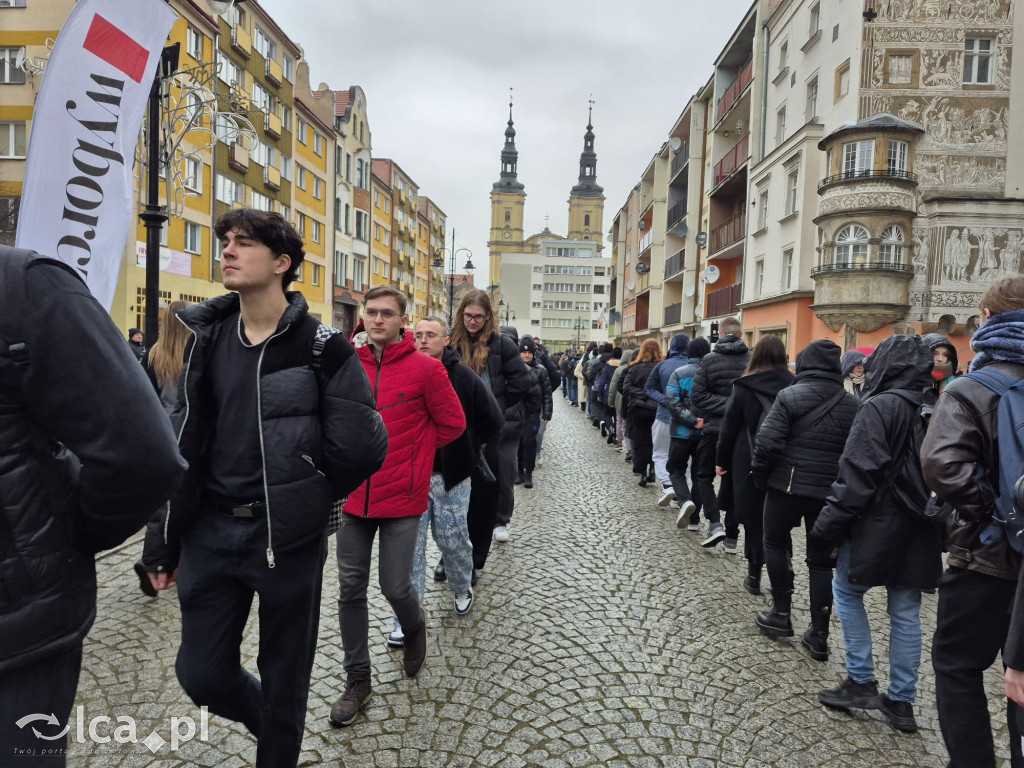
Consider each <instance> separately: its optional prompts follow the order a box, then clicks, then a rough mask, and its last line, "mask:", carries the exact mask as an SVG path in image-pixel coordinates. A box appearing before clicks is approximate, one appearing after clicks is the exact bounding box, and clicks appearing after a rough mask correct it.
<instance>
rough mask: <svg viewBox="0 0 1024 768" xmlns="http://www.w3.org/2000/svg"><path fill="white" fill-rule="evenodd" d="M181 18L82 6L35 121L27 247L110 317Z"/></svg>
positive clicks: (107, 1)
mask: <svg viewBox="0 0 1024 768" xmlns="http://www.w3.org/2000/svg"><path fill="white" fill-rule="evenodd" d="M176 17H177V14H176V13H175V12H174V11H173V10H171V7H170V6H169V5H167V3H165V2H163V1H162V0H80V2H79V3H78V4H77V5H76V6H75V7H74V9H73V10H72V11H71V15H70V16H68V19H67V21H66V22H64V26H63V28H62V29H61V31H60V35H59V36H58V37H57V44H56V45H55V46H54V48H53V52H52V53H51V55H50V59H49V61H48V62H47V63H46V71H45V72H44V74H43V82H42V85H41V87H40V88H39V95H38V96H37V98H36V104H35V110H34V112H33V115H32V134H31V138H30V140H29V148H28V160H27V164H26V167H25V185H24V188H23V191H22V196H21V211H20V214H19V217H18V233H17V241H16V245H17V247H18V248H28V249H31V250H34V251H39V253H42V254H45V255H47V256H54V257H56V258H59V259H60V260H61V261H63V262H65V263H67V264H69V265H70V266H72V267H73V268H74V269H75V270H76V271H77V272H78V274H80V275H81V276H82V278H83V279H84V280H85V282H86V284H87V285H88V286H89V290H91V291H92V293H93V296H95V297H96V299H97V300H98V301H99V302H100V303H101V304H102V305H103V306H104V307H106V308H107V309H108V310H109V309H110V305H111V303H112V302H113V300H114V289H115V288H116V286H117V275H118V271H119V270H120V267H121V261H122V259H123V257H124V251H125V246H126V245H127V242H128V236H129V233H130V231H131V230H132V228H133V227H134V222H133V221H132V162H133V157H134V152H135V144H136V142H137V140H138V137H139V128H140V127H141V125H142V117H143V115H144V114H145V111H146V102H147V100H148V98H149V92H150V89H151V87H152V85H153V78H154V77H155V76H156V67H157V64H158V62H159V61H160V53H161V51H162V50H163V47H164V45H165V44H166V42H167V34H168V33H169V32H170V30H171V25H172V24H173V23H174V20H175V18H176Z"/></svg>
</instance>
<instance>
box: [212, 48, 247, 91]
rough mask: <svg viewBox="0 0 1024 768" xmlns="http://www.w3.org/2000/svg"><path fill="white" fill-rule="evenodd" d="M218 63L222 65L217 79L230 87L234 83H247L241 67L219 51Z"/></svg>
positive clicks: (218, 70)
mask: <svg viewBox="0 0 1024 768" xmlns="http://www.w3.org/2000/svg"><path fill="white" fill-rule="evenodd" d="M217 63H218V64H219V65H220V67H219V68H218V69H217V77H219V78H220V79H221V80H223V81H224V82H225V83H227V84H228V85H231V84H232V83H238V84H239V85H242V84H243V83H245V79H244V78H243V77H242V69H241V67H239V66H238V65H237V64H235V62H233V61H232V60H231V59H229V58H228V57H227V56H225V55H224V54H223V53H221V52H220V51H217Z"/></svg>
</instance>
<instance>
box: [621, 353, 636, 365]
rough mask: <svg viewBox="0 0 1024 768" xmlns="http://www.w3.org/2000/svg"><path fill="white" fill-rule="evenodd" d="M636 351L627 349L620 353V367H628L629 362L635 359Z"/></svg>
mask: <svg viewBox="0 0 1024 768" xmlns="http://www.w3.org/2000/svg"><path fill="white" fill-rule="evenodd" d="M636 353H637V350H635V349H627V350H625V351H624V352H623V353H622V360H620V361H619V363H620V364H621V365H629V361H630V360H632V359H633V358H634V357H636Z"/></svg>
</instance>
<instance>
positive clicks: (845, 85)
mask: <svg viewBox="0 0 1024 768" xmlns="http://www.w3.org/2000/svg"><path fill="white" fill-rule="evenodd" d="M849 92H850V60H849V59H847V60H846V61H844V62H843V63H842V64H840V65H839V66H838V67H837V68H836V99H835V100H836V101H839V100H840V99H841V98H843V96H845V95H846V94H848V93H849Z"/></svg>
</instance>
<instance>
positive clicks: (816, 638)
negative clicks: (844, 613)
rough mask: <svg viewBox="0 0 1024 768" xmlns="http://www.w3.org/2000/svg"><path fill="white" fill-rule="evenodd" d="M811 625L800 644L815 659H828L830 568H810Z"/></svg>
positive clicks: (830, 614) (830, 593) (830, 599)
mask: <svg viewBox="0 0 1024 768" xmlns="http://www.w3.org/2000/svg"><path fill="white" fill-rule="evenodd" d="M809 576H810V593H811V594H810V598H811V626H809V627H808V628H807V631H806V632H804V636H803V640H802V644H803V646H804V648H806V649H807V652H808V653H809V654H810V655H811V658H812V659H814V660H815V661H828V629H829V619H830V618H831V617H832V570H831V569H827V570H826V569H825V568H811V569H810V573H809Z"/></svg>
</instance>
